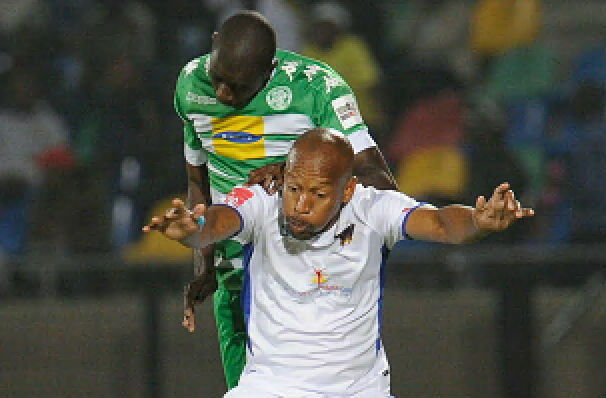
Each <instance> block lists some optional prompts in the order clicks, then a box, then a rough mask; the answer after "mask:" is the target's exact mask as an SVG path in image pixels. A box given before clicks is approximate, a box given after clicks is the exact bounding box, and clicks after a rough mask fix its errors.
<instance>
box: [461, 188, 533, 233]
mask: <svg viewBox="0 0 606 398" xmlns="http://www.w3.org/2000/svg"><path fill="white" fill-rule="evenodd" d="M533 215H534V210H533V209H531V208H525V207H521V205H520V202H519V201H518V200H516V198H515V194H514V193H513V191H512V190H511V189H510V186H509V183H503V184H501V185H499V186H498V187H496V188H495V190H494V192H493V194H492V196H491V197H490V199H489V200H488V201H486V198H484V196H478V199H477V200H476V208H475V212H474V214H473V221H474V223H475V225H476V227H477V228H478V229H480V230H483V231H487V232H489V231H490V232H492V231H502V230H504V229H506V228H508V227H509V226H510V225H511V224H512V223H513V222H514V221H515V220H517V219H519V218H524V217H530V216H533Z"/></svg>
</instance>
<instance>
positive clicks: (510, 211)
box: [406, 183, 534, 244]
mask: <svg viewBox="0 0 606 398" xmlns="http://www.w3.org/2000/svg"><path fill="white" fill-rule="evenodd" d="M532 215H534V210H532V209H530V208H523V207H521V206H520V202H519V201H517V200H516V199H515V195H514V193H513V191H512V190H511V189H510V186H509V184H508V183H503V184H501V185H499V186H498V187H497V188H496V189H495V190H494V192H493V194H492V196H491V197H490V199H489V200H488V201H487V200H486V199H485V198H484V196H479V197H478V198H477V200H476V206H475V208H474V207H469V206H463V205H451V206H445V207H442V208H439V209H437V208H429V207H420V208H418V209H417V210H415V211H413V212H412V213H411V214H410V216H409V218H408V220H407V222H406V233H407V234H408V235H409V236H410V237H412V238H413V239H418V240H427V241H435V242H442V243H455V244H460V243H468V242H473V241H476V240H479V239H481V238H483V237H484V236H486V235H487V234H489V233H491V232H497V231H503V230H504V229H506V228H508V227H509V226H510V225H511V224H512V223H513V222H514V221H516V220H517V219H520V218H524V217H529V216H532Z"/></svg>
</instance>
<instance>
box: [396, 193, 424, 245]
mask: <svg viewBox="0 0 606 398" xmlns="http://www.w3.org/2000/svg"><path fill="white" fill-rule="evenodd" d="M426 204H428V203H427V202H421V203H419V204H418V205H416V206H415V207H413V208H412V209H410V210H408V213H406V215H405V216H404V219H403V220H402V236H404V237H405V238H406V239H412V238H411V237H410V236H409V235H408V234H407V233H406V221H407V220H408V216H410V215H411V214H412V212H413V211H415V210H417V209H418V208H419V207H421V206H424V205H426Z"/></svg>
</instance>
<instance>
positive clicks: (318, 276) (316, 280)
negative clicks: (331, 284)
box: [312, 269, 326, 287]
mask: <svg viewBox="0 0 606 398" xmlns="http://www.w3.org/2000/svg"><path fill="white" fill-rule="evenodd" d="M314 272H315V273H316V276H314V278H313V280H312V283H317V284H318V287H321V286H322V284H323V283H326V278H325V277H324V276H323V275H322V270H321V269H315V270H314Z"/></svg>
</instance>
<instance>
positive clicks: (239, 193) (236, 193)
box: [225, 187, 255, 208]
mask: <svg viewBox="0 0 606 398" xmlns="http://www.w3.org/2000/svg"><path fill="white" fill-rule="evenodd" d="M253 196H255V194H254V193H253V192H252V191H251V190H250V189H248V188H244V187H235V188H234V189H232V190H231V192H230V193H228V194H227V197H226V198H225V204H227V205H229V206H232V207H235V208H238V207H240V206H242V205H243V204H244V203H246V201H247V200H248V199H250V198H252V197H253Z"/></svg>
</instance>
